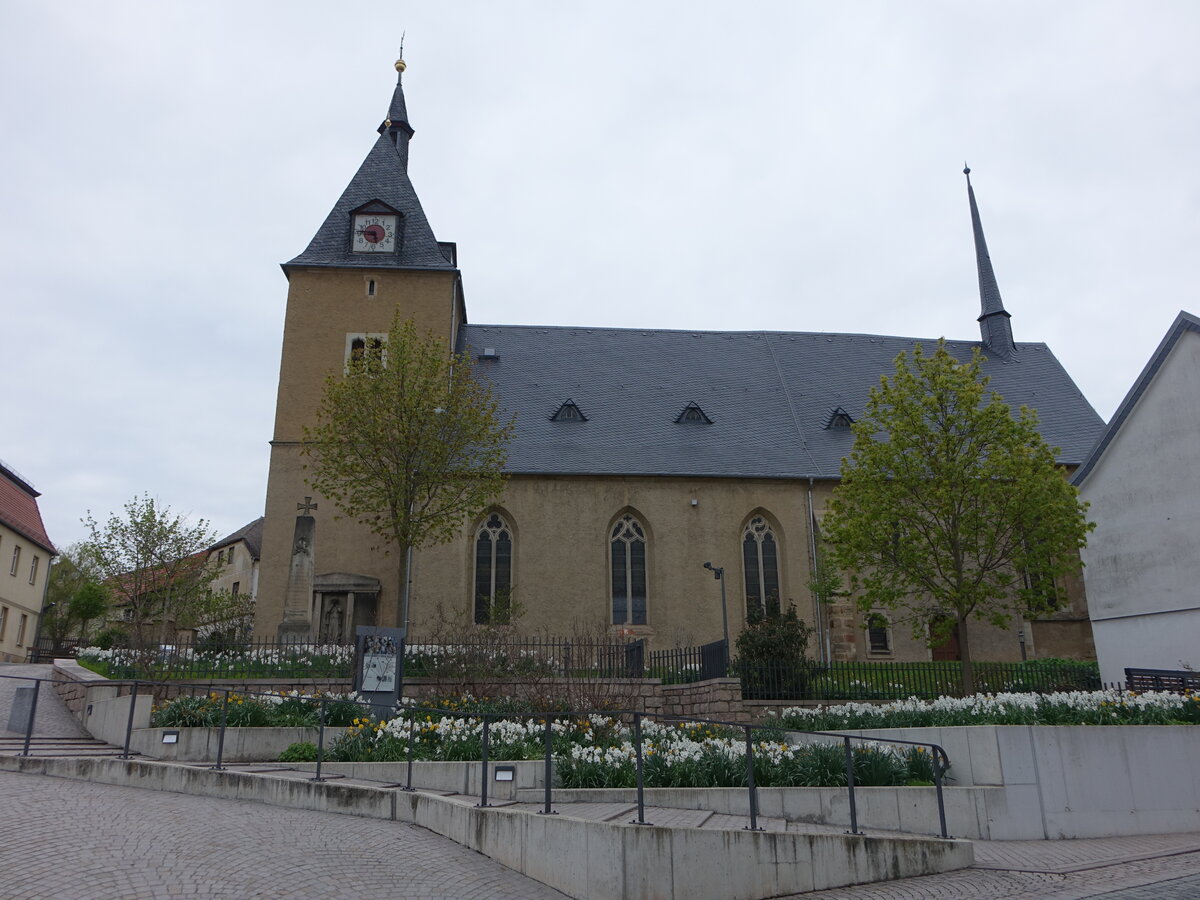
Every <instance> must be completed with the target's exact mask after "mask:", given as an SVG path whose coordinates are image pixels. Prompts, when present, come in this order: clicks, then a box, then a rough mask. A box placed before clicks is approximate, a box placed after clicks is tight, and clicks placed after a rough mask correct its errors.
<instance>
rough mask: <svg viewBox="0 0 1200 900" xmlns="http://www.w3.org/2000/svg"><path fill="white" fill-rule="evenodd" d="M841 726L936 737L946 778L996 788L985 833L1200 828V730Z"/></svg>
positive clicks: (1039, 835) (997, 836)
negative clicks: (946, 762)
mask: <svg viewBox="0 0 1200 900" xmlns="http://www.w3.org/2000/svg"><path fill="white" fill-rule="evenodd" d="M846 733H847V734H856V735H861V736H864V737H876V738H897V739H900V740H909V741H928V742H931V743H936V744H940V745H941V746H942V747H943V748H945V750H946V753H947V754H948V755H949V757H950V761H951V770H950V777H951V779H952V781H951V783H952V784H954V785H959V786H975V787H983V786H996V787H999V788H1001V789H1002V791H1001V792H985V793H984V794H982V795H981V796H982V797H983V798H984V806H983V808H982V809H981V810H979V816H980V836H981V837H987V838H991V839H993V840H1038V839H1044V838H1051V839H1054V838H1089V837H1114V836H1118V835H1130V834H1162V833H1166V832H1180V831H1200V777H1197V776H1196V774H1195V772H1196V760H1197V759H1200V727H1196V726H1190V725H1093V726H1089V725H1073V726H1061V727H1052V726H1045V725H1036V726H1030V725H976V726H970V727H954V728H890V729H880V730H872V731H856V732H846ZM798 738H799V739H801V740H802V739H803V736H802V735H801V736H798Z"/></svg>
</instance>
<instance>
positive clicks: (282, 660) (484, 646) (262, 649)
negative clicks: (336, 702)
mask: <svg viewBox="0 0 1200 900" xmlns="http://www.w3.org/2000/svg"><path fill="white" fill-rule="evenodd" d="M726 654H727V649H726V646H725V642H724V641H714V642H712V643H710V644H704V645H702V646H696V647H674V648H670V649H664V650H649V649H647V647H646V642H645V640H624V641H620V640H618V641H611V640H608V639H606V638H601V639H589V638H586V637H584V638H580V637H576V638H571V639H566V638H532V637H526V636H521V635H512V634H507V633H496V632H491V631H483V632H480V633H479V634H478V635H468V636H465V637H462V638H456V639H454V640H452V641H447V640H437V639H433V638H425V637H421V636H419V635H414V636H412V637H410V639H409V640H408V641H407V643H406V649H405V675H406V677H408V678H442V679H450V680H453V679H455V678H463V677H468V676H486V677H487V678H490V679H492V680H504V679H513V680H519V679H538V678H547V679H548V678H571V677H580V676H586V677H589V678H598V679H605V678H607V679H619V678H656V679H659V680H661V681H662V682H663V683H665V684H686V683H690V682H695V681H703V680H707V679H709V678H718V677H722V676H724V675H727V674H728V675H732V676H734V677H737V678H740V679H741V683H742V696H743V698H744V699H747V700H779V701H820V702H825V701H841V700H902V699H905V698H907V697H920V698H923V699H932V698H936V697H939V696H944V695H961V694H962V693H963V679H962V664H961V663H959V662H875V661H868V662H833V663H828V664H818V663H815V662H813V661H811V660H796V661H786V660H778V661H773V662H770V663H749V662H746V661H736V660H735V661H732V662H730V661H729V660H728V658H727V655H726ZM100 662H101V664H102V668H103V669H104V674H106V675H108V676H109V677H112V678H137V677H142V678H145V677H152V678H166V679H204V678H317V679H328V680H349V679H350V678H351V677H352V674H353V672H352V670H353V662H354V648H353V646H351V645H348V644H345V645H343V644H298V643H281V642H278V641H238V642H234V643H226V644H218V643H214V642H213V641H198V642H192V643H179V644H170V645H164V646H162V647H157V648H153V649H149V650H145V651H140V652H137V651H132V650H115V651H108V652H107V653H106V654H104V655H103V656H102V658H101V660H100ZM974 675H975V690H976V692H978V693H1000V692H1017V693H1022V692H1024V693H1046V692H1052V691H1070V690H1079V691H1091V690H1099V689H1100V688H1101V687H1103V685H1102V684H1101V681H1100V673H1099V668H1098V667H1097V665H1096V664H1095V663H1094V662H1082V661H1081V662H1075V661H1068V660H1030V661H1028V662H1019V663H996V662H977V663H975V665H974Z"/></svg>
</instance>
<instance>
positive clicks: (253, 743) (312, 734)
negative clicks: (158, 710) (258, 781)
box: [121, 697, 346, 762]
mask: <svg viewBox="0 0 1200 900" xmlns="http://www.w3.org/2000/svg"><path fill="white" fill-rule="evenodd" d="M125 699H126V698H124V697H122V698H121V700H125ZM345 730H346V729H345V728H339V727H335V726H329V727H327V728H326V729H325V746H326V748H328V747H329V746H330V744H332V743H333V742H334V741H336V740H337V739H338V737H340V736H341V735H342V733H343V732H345ZM169 731H173V732H178V739H177V740H176V742H175V743H172V744H164V743H163V734H164V733H166V732H169ZM317 734H318V731H317V729H316V728H300V727H290V728H226V729H225V746H224V748H223V752H222V754H221V759H222V761H223V762H274V761H275V760H277V759H279V754H280V753H282V752H283V751H284V750H286V749H287V748H288V747H289V746H290V745H292V744H295V743H299V742H301V741H308V742H310V743H313V744H315V743H316V742H317ZM220 740H221V729H220V728H140V729H137V730H135V731H134V733H133V736H132V738H131V740H130V742H129V745H130V748H131V749H132V750H133V751H134V752H135V753H140V754H141V755H142V756H148V757H150V758H151V759H163V760H174V761H178V762H212V761H213V760H215V759H216V758H217V745H218V744H219V743H220Z"/></svg>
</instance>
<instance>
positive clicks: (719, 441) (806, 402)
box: [459, 325, 1104, 478]
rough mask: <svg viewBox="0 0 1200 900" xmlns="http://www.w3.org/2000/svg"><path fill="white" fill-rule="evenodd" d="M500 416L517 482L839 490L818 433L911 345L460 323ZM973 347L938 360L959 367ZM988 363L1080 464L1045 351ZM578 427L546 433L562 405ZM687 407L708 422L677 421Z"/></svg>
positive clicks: (1014, 399) (1090, 429)
mask: <svg viewBox="0 0 1200 900" xmlns="http://www.w3.org/2000/svg"><path fill="white" fill-rule="evenodd" d="M459 334H460V345H459V346H460V349H463V350H468V351H469V352H471V353H472V355H476V354H477V353H478V352H479V350H481V349H482V348H483V347H493V348H495V350H496V353H497V358H496V359H494V360H492V359H479V360H476V363H475V365H476V367H477V371H478V372H480V373H481V374H485V375H486V376H487V377H489V378H490V380H491V381H492V384H493V385H494V388H495V391H496V395H497V397H498V399H499V400H500V403H501V406H502V409H503V410H504V413H505V415H506V416H507V415H511V414H513V413H515V414H516V416H517V428H516V435H515V436H514V438H513V442H512V444H511V445H510V448H509V460H508V467H507V468H508V471H509V472H510V473H513V474H617V475H680V476H695V477H701V476H716V477H730V478H735V477H736V478H808V477H813V478H835V477H837V476H838V473H839V470H840V466H841V460H842V458H843V457H844V456H846V455H847V454H848V453H849V452H850V448H851V447H852V445H853V442H854V436H853V434H852V432H851V431H850V430H849V429H847V428H826V427H825V425H826V423H827V422H828V421H829V417H830V414H831V413H832V412H833V411H834V410H835V409H836V408H838V407H841V408H842V409H844V410H845V411H846V412H848V413H849V414H850V415H851V417H853V418H854V419H859V418H861V417H862V415H863V410H864V406H865V402H866V399H867V394H868V392H869V391H870V389H871V388H872V387H875V386H876V385H878V383H879V378H880V376H881V375H883V374H889V373H891V372H894V371H895V365H894V360H895V358H896V356H897V354H899V353H900V352H901V351H902V350H911V349H912V346H913V344H914V343H915V342H916V341H918V340H919V341H920V342H921V343H922V344H923V345H924V346H925V347H927V348H932V347H933V346H934V345H935V344H936V343H937V339H936V338H934V339H929V338H925V339H917V338H906V337H895V336H888V335H866V334H824V333H810V332H736V331H733V332H714V331H661V330H642V329H625V328H567V327H536V326H513V325H464V326H463V328H462V329H461V330H460V332H459ZM977 346H979V344H978V342H977V341H976V342H971V341H951V342H948V343H947V349H948V350H949V351H950V352H951V353H953V354H954V355H955V356H956V357H957V358H959V359H961V360H964V361H966V360H969V359H970V356H971V350H972V348H973V347H977ZM1017 348H1018V353H1016V354H1015V355H1014V357H1013V358H1011V359H1009V360H992V359H989V360H987V361H985V362H984V365H983V371H984V372H985V373H986V374H987V375H990V376H991V379H992V380H991V388H992V389H993V390H996V391H998V392H999V393H1000V394H1001V395H1003V396H1004V398H1005V399H1006V400H1007V401H1008V402H1009V403H1010V404H1012V405H1014V406H1020V405H1022V404H1024V405H1028V406H1030V407H1033V408H1035V409H1037V410H1038V412H1039V416H1040V419H1041V423H1042V424H1041V429H1042V433H1043V435H1044V436H1045V437H1046V439H1047V441H1048V442H1049V443H1050V444H1051V445H1052V446H1056V447H1060V448H1061V453H1060V456H1059V459H1060V461H1061V462H1063V463H1065V464H1069V465H1077V464H1079V463H1080V462H1082V461H1083V460H1084V458H1085V457H1086V456H1087V453H1088V451H1089V450H1090V449H1091V447H1092V445H1093V444H1094V443H1095V441H1096V439H1097V438H1098V437H1099V435H1100V433H1101V432H1102V430H1103V428H1104V422H1103V421H1102V420H1101V418H1100V416H1099V415H1097V414H1096V411H1095V410H1094V409H1092V407H1091V405H1090V404H1089V403H1088V402H1087V400H1086V399H1085V398H1084V396H1083V395H1082V393H1081V392H1080V391H1079V389H1078V388H1077V387H1076V386H1075V384H1074V382H1072V381H1071V378H1070V376H1069V375H1067V373H1066V371H1065V370H1064V369H1063V367H1062V365H1061V364H1060V363H1059V362H1058V360H1057V359H1056V358H1055V357H1054V354H1053V353H1051V352H1050V349H1049V348H1048V347H1047V346H1046V345H1045V344H1036V343H1021V344H1018V345H1017ZM568 397H569V398H573V400H574V402H575V403H577V404H578V405H579V407H580V408H581V409H585V410H587V416H588V420H587V421H562V422H553V421H550V416H551V415H552V414H553V413H554V411H555V410H556V409H558V408H559V406H560V405H561V404H562V403H563V401H564V400H566V399H567V398H568ZM689 402H695V403H697V404H699V405H700V407H702V408H703V410H704V412H705V413H706V414H707V415H708V416H709V418H711V419H712V423H711V424H703V423H694V422H691V423H676V422H675V419H676V417H678V415H679V411H680V409H682V408H683V407H684V406H685V405H686V404H687V403H689Z"/></svg>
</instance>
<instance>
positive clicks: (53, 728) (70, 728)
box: [0, 663, 87, 737]
mask: <svg viewBox="0 0 1200 900" xmlns="http://www.w3.org/2000/svg"><path fill="white" fill-rule="evenodd" d="M53 670H54V667H53V666H52V665H37V666H34V665H28V664H26V663H4V664H0V675H3V676H13V675H21V676H26V677H30V678H49V677H50V675H51V674H52V673H53ZM19 687H33V682H32V681H24V680H21V679H18V678H11V677H4V678H0V726H3V727H4V728H6V727H7V726H8V714H9V711H10V710H11V709H12V702H13V697H14V696H15V695H16V690H17V688H19ZM33 732H34V734H37V735H40V736H42V737H86V736H87V732H86V731H84V730H83V726H82V725H80V724H79V722H78V721H77V720H76V719H75V717H74V716H72V715H71V713H70V712H69V711H68V710H67V707H66V705H65V704H64V703H63V702H62V700H60V699H59V698H58V695H57V694H56V693H54V691H53V689H52V688H51V686H50V685H49V683H47V682H45V681H43V682H42V686H41V687H40V688H38V704H37V714H36V715H35V716H34V720H33ZM18 733H19V734H22V735H23V734H24V732H23V731H22V732H13V731H7V730H3V728H0V735H7V736H15V735H16V734H18Z"/></svg>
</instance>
